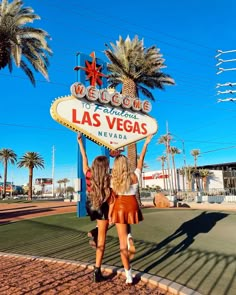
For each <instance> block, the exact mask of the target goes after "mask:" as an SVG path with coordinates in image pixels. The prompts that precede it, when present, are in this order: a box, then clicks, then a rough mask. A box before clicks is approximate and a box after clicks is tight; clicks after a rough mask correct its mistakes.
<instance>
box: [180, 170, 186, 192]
mask: <svg viewBox="0 0 236 295" xmlns="http://www.w3.org/2000/svg"><path fill="white" fill-rule="evenodd" d="M185 170H186V167H182V168H181V169H179V174H180V175H182V187H183V191H185V177H186V171H185Z"/></svg>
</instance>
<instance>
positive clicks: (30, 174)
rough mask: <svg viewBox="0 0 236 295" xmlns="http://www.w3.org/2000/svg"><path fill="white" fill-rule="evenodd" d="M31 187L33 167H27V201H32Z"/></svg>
mask: <svg viewBox="0 0 236 295" xmlns="http://www.w3.org/2000/svg"><path fill="white" fill-rule="evenodd" d="M32 187H33V168H32V167H29V192H28V200H29V201H32Z"/></svg>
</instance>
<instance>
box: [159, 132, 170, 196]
mask: <svg viewBox="0 0 236 295" xmlns="http://www.w3.org/2000/svg"><path fill="white" fill-rule="evenodd" d="M171 140H172V136H171V135H170V134H169V133H167V134H165V135H162V136H161V137H160V138H159V139H158V144H164V145H165V148H166V164H167V170H168V180H169V187H170V191H171V193H172V189H173V186H174V184H173V179H172V177H171V173H170V159H169V154H170V142H171Z"/></svg>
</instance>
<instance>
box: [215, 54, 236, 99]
mask: <svg viewBox="0 0 236 295" xmlns="http://www.w3.org/2000/svg"><path fill="white" fill-rule="evenodd" d="M222 55H226V56H227V58H228V57H229V58H228V59H223V58H222ZM232 55H234V56H232ZM235 57H236V50H235V49H233V50H227V51H223V50H217V55H216V56H215V58H216V60H217V64H216V67H217V73H216V74H217V75H220V74H221V73H224V72H228V71H236V58H235ZM227 63H229V67H228V66H227V67H224V66H225V65H226V64H227ZM232 63H234V64H233V65H232ZM219 66H220V67H219ZM235 86H236V83H235V82H226V83H223V84H221V83H217V85H216V88H218V89H219V88H220V90H218V91H217V95H225V94H226V95H227V96H226V97H225V96H224V97H223V98H219V99H218V100H217V102H228V101H231V102H234V101H236V95H235V94H236V88H235V89H234V88H233V87H235ZM221 87H223V91H221ZM225 87H230V88H229V89H228V88H225ZM228 95H230V97H228Z"/></svg>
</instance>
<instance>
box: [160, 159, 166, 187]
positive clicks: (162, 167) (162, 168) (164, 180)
mask: <svg viewBox="0 0 236 295" xmlns="http://www.w3.org/2000/svg"><path fill="white" fill-rule="evenodd" d="M161 170H162V179H163V184H164V190H166V179H165V177H164V173H165V172H164V163H163V164H162V165H161Z"/></svg>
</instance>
